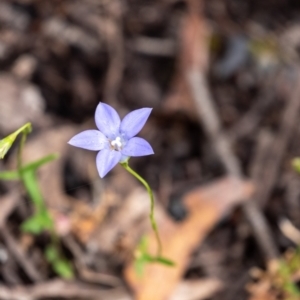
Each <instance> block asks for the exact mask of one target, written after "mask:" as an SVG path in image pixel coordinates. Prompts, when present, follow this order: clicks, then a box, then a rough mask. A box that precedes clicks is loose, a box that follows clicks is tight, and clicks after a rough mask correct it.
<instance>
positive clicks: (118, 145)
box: [110, 136, 123, 151]
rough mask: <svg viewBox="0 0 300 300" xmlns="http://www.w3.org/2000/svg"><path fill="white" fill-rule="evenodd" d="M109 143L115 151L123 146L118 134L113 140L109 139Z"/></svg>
mask: <svg viewBox="0 0 300 300" xmlns="http://www.w3.org/2000/svg"><path fill="white" fill-rule="evenodd" d="M110 144H111V147H112V148H113V149H114V150H117V151H120V150H122V148H123V142H122V140H121V138H120V137H119V136H117V137H116V138H115V139H114V140H113V141H111V142H110Z"/></svg>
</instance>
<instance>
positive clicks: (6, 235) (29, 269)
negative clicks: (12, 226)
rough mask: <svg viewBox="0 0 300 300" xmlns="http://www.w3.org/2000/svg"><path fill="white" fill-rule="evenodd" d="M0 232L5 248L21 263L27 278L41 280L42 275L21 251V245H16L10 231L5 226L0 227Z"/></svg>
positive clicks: (35, 280)
mask: <svg viewBox="0 0 300 300" xmlns="http://www.w3.org/2000/svg"><path fill="white" fill-rule="evenodd" d="M1 234H2V236H3V239H4V240H5V243H6V245H7V248H8V249H9V251H10V252H11V253H12V255H13V256H14V257H15V259H16V260H17V261H18V263H19V264H20V265H21V267H22V268H23V270H24V271H25V272H26V274H27V275H28V276H29V278H30V279H31V280H32V281H34V282H39V281H41V280H43V276H42V275H41V273H40V272H39V271H38V270H37V269H36V268H35V266H34V265H33V264H32V263H31V262H30V260H29V259H28V257H27V256H26V254H25V253H24V252H23V250H22V249H21V247H20V246H19V245H18V243H17V241H16V240H15V239H14V238H13V235H12V234H11V232H10V231H9V230H8V229H7V228H6V227H2V228H1Z"/></svg>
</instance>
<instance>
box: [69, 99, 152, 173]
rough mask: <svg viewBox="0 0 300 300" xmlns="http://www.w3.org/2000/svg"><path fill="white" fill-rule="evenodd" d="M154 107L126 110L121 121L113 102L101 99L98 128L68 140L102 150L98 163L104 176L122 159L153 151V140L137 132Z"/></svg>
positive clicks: (96, 120) (85, 147) (97, 117)
mask: <svg viewBox="0 0 300 300" xmlns="http://www.w3.org/2000/svg"><path fill="white" fill-rule="evenodd" d="M151 110H152V108H141V109H137V110H134V111H132V112H130V113H129V114H127V115H126V116H125V117H124V119H123V120H122V121H121V120H120V117H119V115H118V113H117V112H116V111H115V109H114V108H112V107H111V106H110V105H108V104H105V103H102V102H100V103H99V104H98V106H97V109H96V113H95V122H96V125H97V127H98V129H99V130H95V129H91V130H85V131H83V132H81V133H79V134H77V135H75V136H74V137H73V138H71V140H70V141H69V142H68V143H69V144H70V145H72V146H75V147H79V148H83V149H87V150H93V151H99V153H98V154H97V158H96V166H97V170H98V172H99V175H100V177H101V178H103V177H104V176H105V175H106V174H107V173H108V172H109V171H110V170H111V169H112V168H113V167H114V166H115V165H117V164H118V163H119V162H120V163H122V162H125V161H126V160H127V159H128V158H129V157H131V156H133V157H134V156H145V155H150V154H154V152H153V149H152V147H151V146H150V144H149V143H148V142H147V141H146V140H144V139H142V138H140V137H135V135H136V134H138V133H139V132H140V130H141V129H142V128H143V126H144V125H145V123H146V121H147V119H148V117H149V115H150V113H151Z"/></svg>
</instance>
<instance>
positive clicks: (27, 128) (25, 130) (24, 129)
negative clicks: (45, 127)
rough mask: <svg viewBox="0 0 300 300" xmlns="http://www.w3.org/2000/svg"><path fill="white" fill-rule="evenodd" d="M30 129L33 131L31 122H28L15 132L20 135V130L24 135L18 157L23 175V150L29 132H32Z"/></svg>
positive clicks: (19, 167) (19, 169) (19, 168)
mask: <svg viewBox="0 0 300 300" xmlns="http://www.w3.org/2000/svg"><path fill="white" fill-rule="evenodd" d="M30 131H31V123H26V124H25V125H23V126H22V127H21V128H19V129H18V130H17V131H16V132H14V134H15V135H18V134H19V133H20V132H22V137H21V141H20V144H19V148H18V158H17V160H18V162H17V164H18V171H19V173H20V175H21V176H22V174H21V173H22V152H23V148H24V145H25V142H26V138H27V134H28V133H30Z"/></svg>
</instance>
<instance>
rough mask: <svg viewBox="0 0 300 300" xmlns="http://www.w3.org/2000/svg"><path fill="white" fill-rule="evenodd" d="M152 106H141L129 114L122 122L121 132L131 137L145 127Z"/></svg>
mask: <svg viewBox="0 0 300 300" xmlns="http://www.w3.org/2000/svg"><path fill="white" fill-rule="evenodd" d="M151 111H152V108H148V107H146V108H140V109H137V110H134V111H132V112H130V113H129V114H127V115H126V116H125V117H124V119H123V120H122V122H121V126H120V132H121V133H123V134H125V136H126V137H127V138H128V139H130V138H132V137H133V136H135V135H136V134H137V133H139V132H140V131H141V129H142V128H143V127H144V125H145V123H146V121H147V119H148V117H149V115H150V113H151Z"/></svg>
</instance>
